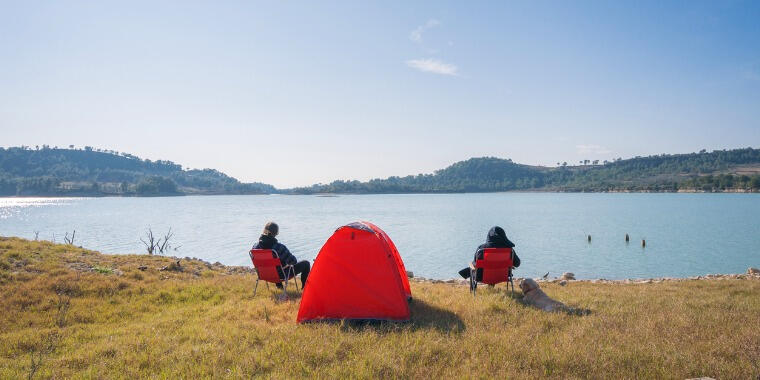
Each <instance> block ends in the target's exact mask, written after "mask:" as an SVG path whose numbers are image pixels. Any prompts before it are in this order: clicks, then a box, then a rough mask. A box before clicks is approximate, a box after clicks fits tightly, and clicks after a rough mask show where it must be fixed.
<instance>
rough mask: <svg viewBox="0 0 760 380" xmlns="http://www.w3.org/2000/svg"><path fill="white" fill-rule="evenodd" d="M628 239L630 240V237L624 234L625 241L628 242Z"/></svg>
mask: <svg viewBox="0 0 760 380" xmlns="http://www.w3.org/2000/svg"><path fill="white" fill-rule="evenodd" d="M629 240H631V238H630V237H628V234H625V242H626V243H628V241H629Z"/></svg>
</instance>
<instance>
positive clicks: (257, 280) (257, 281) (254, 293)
mask: <svg viewBox="0 0 760 380" xmlns="http://www.w3.org/2000/svg"><path fill="white" fill-rule="evenodd" d="M258 288H259V279H258V278H257V279H256V286H254V287H253V296H254V297H256V290H257V289H258Z"/></svg>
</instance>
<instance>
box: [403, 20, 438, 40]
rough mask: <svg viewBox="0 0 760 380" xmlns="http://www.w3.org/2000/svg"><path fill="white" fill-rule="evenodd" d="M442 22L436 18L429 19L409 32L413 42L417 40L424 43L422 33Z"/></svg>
mask: <svg viewBox="0 0 760 380" xmlns="http://www.w3.org/2000/svg"><path fill="white" fill-rule="evenodd" d="M440 24H441V22H440V21H438V20H435V19H430V20H427V22H426V23H424V24H422V25H420V26H418V27H417V28H415V29H414V30H412V31H411V32H409V39H410V40H412V42H416V43H418V44H419V43H422V34H423V33H425V31H426V30H428V29H430V28H434V27H436V26H438V25H440Z"/></svg>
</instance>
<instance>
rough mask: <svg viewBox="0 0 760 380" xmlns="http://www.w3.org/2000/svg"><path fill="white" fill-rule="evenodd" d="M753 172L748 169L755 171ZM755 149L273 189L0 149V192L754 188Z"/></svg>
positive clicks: (98, 153) (757, 184)
mask: <svg viewBox="0 0 760 380" xmlns="http://www.w3.org/2000/svg"><path fill="white" fill-rule="evenodd" d="M753 170H754V173H755V174H751V173H753ZM757 173H760V149H753V148H744V149H733V150H716V151H713V152H706V151H704V150H703V151H700V152H699V153H689V154H662V155H654V156H647V157H634V158H631V159H625V160H623V159H620V158H618V159H615V160H612V161H604V162H602V163H601V164H600V163H599V161H591V160H582V161H581V162H580V165H577V166H568V165H567V163H562V164H559V163H558V165H557V167H543V166H528V165H522V164H517V163H514V162H512V160H509V159H501V158H495V157H481V158H471V159H469V160H465V161H460V162H457V163H454V164H452V165H450V166H449V167H447V168H444V169H441V170H437V171H435V172H434V173H431V174H418V175H409V176H405V177H398V176H392V177H388V178H385V179H372V180H369V181H366V182H360V181H341V180H338V181H333V182H331V183H329V184H316V185H313V186H310V187H299V188H293V189H284V190H278V189H276V188H275V187H274V186H271V185H267V184H263V183H241V182H240V181H238V180H237V179H235V178H232V177H230V176H228V175H226V174H224V173H221V172H219V171H216V170H213V169H202V170H199V169H191V170H185V169H183V168H182V166H181V165H179V164H175V163H174V162H171V161H163V160H157V161H151V160H147V159H146V160H143V159H140V158H139V157H136V156H133V155H131V154H128V153H119V152H115V151H109V150H105V151H103V150H100V149H94V148H91V147H84V148H83V149H74V147H73V146H69V148H68V149H61V148H58V147H53V148H51V147H49V146H46V145H43V146H42V147H35V148H34V149H33V148H30V147H26V146H22V147H11V148H0V196H14V195H36V196H39V195H43V196H61V195H87V196H103V195H118V196H151V195H180V194H271V193H285V194H315V193H356V194H365V193H459V192H495V191H515V190H523V191H569V192H600V191H760V175H758V174H757Z"/></svg>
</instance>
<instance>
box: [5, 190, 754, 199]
mask: <svg viewBox="0 0 760 380" xmlns="http://www.w3.org/2000/svg"><path fill="white" fill-rule="evenodd" d="M451 194H760V191H754V190H751V189H750V190H747V189H732V190H721V191H705V190H696V189H694V190H689V189H679V190H678V191H665V190H609V191H569V190H567V191H563V190H540V189H536V190H506V191H463V192H455V191H451V192H445V191H440V192H387V193H288V192H282V193H251V194H234V193H233V194H231V193H205V194H193V193H179V194H155V195H117V194H24V195H4V196H0V199H23V198H177V197H205V196H227V195H254V196H262V195H302V196H313V197H320V198H336V197H340V196H344V195H451Z"/></svg>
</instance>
